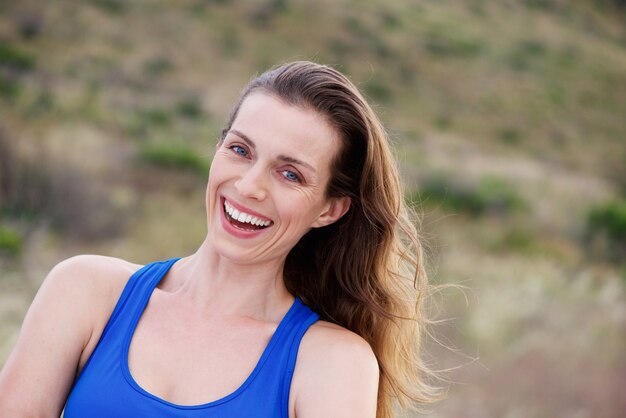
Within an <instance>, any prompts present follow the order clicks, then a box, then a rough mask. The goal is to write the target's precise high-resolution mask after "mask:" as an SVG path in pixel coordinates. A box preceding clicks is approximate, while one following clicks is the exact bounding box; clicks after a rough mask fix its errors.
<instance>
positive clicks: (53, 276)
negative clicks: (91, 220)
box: [44, 254, 142, 297]
mask: <svg viewBox="0 0 626 418" xmlns="http://www.w3.org/2000/svg"><path fill="white" fill-rule="evenodd" d="M141 267H142V266H141V265H139V264H134V263H131V262H129V261H126V260H122V259H120V258H115V257H107V256H102V255H92V254H85V255H77V256H74V257H70V258H68V259H65V260H63V261H61V262H60V263H58V264H57V265H56V266H54V267H53V268H52V270H51V271H50V273H49V274H48V276H47V277H46V279H45V282H44V286H54V287H63V288H67V289H68V290H69V289H74V291H77V292H81V293H82V292H88V293H93V294H97V295H100V297H102V296H104V295H105V294H106V293H108V292H113V293H118V291H121V289H122V288H123V287H124V286H125V284H126V282H127V281H128V279H129V277H130V276H131V275H132V274H133V273H135V272H136V271H137V270H138V269H140V268H141ZM74 291H72V293H73V292H74ZM103 292H105V293H103Z"/></svg>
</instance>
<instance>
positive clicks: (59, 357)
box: [0, 256, 128, 418]
mask: <svg viewBox="0 0 626 418" xmlns="http://www.w3.org/2000/svg"><path fill="white" fill-rule="evenodd" d="M120 262H121V260H115V259H111V258H108V257H98V256H78V257H73V258H70V259H68V260H65V261H63V262H61V263H59V264H58V265H57V266H56V267H54V268H53V269H52V271H51V272H50V274H48V276H47V277H46V279H45V281H44V283H43V285H42V286H41V288H40V289H39V292H38V293H37V296H36V297H35V299H34V301H33V303H32V305H31V306H30V308H29V310H28V313H27V314H26V318H25V319H24V323H23V325H22V329H21V331H20V335H19V337H18V340H17V343H16V345H15V348H14V349H13V352H12V353H11V355H10V357H9V359H8V360H7V362H6V364H5V365H4V367H3V368H2V371H1V372H0V416H1V417H16V418H19V417H59V416H60V414H61V411H62V410H63V407H64V405H65V401H66V398H67V396H68V393H69V390H70V388H71V385H72V383H73V381H74V379H75V377H76V374H77V372H78V370H79V368H80V367H82V365H84V362H85V361H86V360H87V358H88V357H89V355H90V354H91V351H92V350H93V348H94V347H95V344H96V343H97V341H98V339H99V338H100V334H101V332H102V329H103V328H104V324H105V323H106V321H107V319H108V316H109V315H110V313H111V311H112V310H113V307H114V305H115V302H116V300H117V298H118V297H119V294H120V293H121V288H122V287H123V282H121V280H122V279H123V277H124V276H123V275H121V274H120V272H119V271H120V267H121V265H120ZM124 263H125V262H124ZM126 264H128V263H126ZM116 266H117V267H116ZM115 271H118V273H117V274H115V273H114V272H115ZM112 273H113V274H112ZM112 277H118V278H119V279H118V280H115V279H112ZM126 278H127V277H126Z"/></svg>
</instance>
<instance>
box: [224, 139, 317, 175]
mask: <svg viewBox="0 0 626 418" xmlns="http://www.w3.org/2000/svg"><path fill="white" fill-rule="evenodd" d="M229 133H232V134H234V135H237V136H238V137H239V138H241V139H243V141H244V142H245V143H246V144H248V146H249V147H250V148H252V149H256V145H255V143H254V141H252V140H251V139H250V138H249V137H248V135H246V134H244V133H243V132H241V131H238V130H236V129H231V130H230V131H229ZM278 159H279V160H281V161H284V162H286V163H290V164H299V165H301V166H304V167H306V168H308V169H309V170H311V171H313V172H314V173H317V170H315V168H314V167H313V166H312V165H311V164H309V163H306V162H304V161H302V160H298V159H297V158H293V157H290V156H288V155H283V154H281V155H279V156H278Z"/></svg>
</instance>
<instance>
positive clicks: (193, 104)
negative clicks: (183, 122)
mask: <svg viewBox="0 0 626 418" xmlns="http://www.w3.org/2000/svg"><path fill="white" fill-rule="evenodd" d="M176 110H177V111H178V113H179V114H180V115H181V116H184V117H186V118H189V119H198V118H200V117H201V116H202V105H201V104H200V100H199V99H198V98H197V97H187V98H185V99H183V100H181V101H180V102H178V104H177V105H176Z"/></svg>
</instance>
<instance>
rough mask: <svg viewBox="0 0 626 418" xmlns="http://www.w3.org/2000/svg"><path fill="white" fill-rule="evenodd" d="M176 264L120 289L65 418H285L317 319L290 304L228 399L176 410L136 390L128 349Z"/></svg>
mask: <svg viewBox="0 0 626 418" xmlns="http://www.w3.org/2000/svg"><path fill="white" fill-rule="evenodd" d="M177 260H178V259H172V260H167V261H160V262H155V263H151V264H148V265H146V266H144V267H142V268H141V269H140V270H138V271H137V272H136V273H135V274H133V275H132V276H131V277H130V279H129V281H128V283H127V284H126V286H125V288H124V291H123V292H122V295H121V296H120V299H119V301H118V302H117V305H116V306H115V309H114V310H113V313H112V314H111V317H110V318H109V321H108V323H107V325H106V327H105V328H104V331H103V333H102V336H101V337H100V341H99V342H98V345H97V346H96V348H95V349H94V351H93V353H92V355H91V357H90V358H89V360H88V361H87V363H86V364H85V366H84V368H83V370H82V372H81V374H80V376H79V377H78V379H77V380H76V382H75V383H74V387H73V388H72V391H71V393H70V395H69V398H68V400H67V404H66V405H65V415H64V417H65V418H82V417H90V418H105V417H106V418H126V417H128V418H130V417H132V418H136V417H150V418H160V417H180V418H182V417H185V418H199V417H210V418H237V417H258V418H270V417H283V418H287V417H288V416H289V413H288V403H289V388H290V385H291V377H292V375H293V371H294V367H295V363H296V355H297V353H298V347H299V345H300V340H301V339H302V336H303V335H304V333H305V332H306V330H307V329H308V328H309V327H310V326H311V325H312V324H313V323H314V322H315V321H317V320H318V318H319V316H318V315H317V314H316V313H314V312H313V311H311V309H309V308H308V307H307V306H305V305H304V304H303V303H302V302H301V301H300V299H299V298H296V299H295V301H294V303H293V305H292V306H291V308H290V309H289V311H288V312H287V313H286V314H285V316H284V317H283V319H282V320H281V322H280V324H279V325H278V327H277V328H276V331H275V332H274V335H272V338H271V339H270V342H269V343H268V345H267V347H266V348H265V350H264V351H263V354H262V355H261V358H260V359H259V361H258V363H257V364H256V366H255V368H254V370H253V371H252V373H251V374H250V376H248V378H247V379H246V380H245V382H243V384H242V385H241V386H240V387H239V388H238V389H237V390H235V391H234V392H233V393H231V394H230V395H227V396H224V397H223V398H221V399H217V400H215V401H212V402H209V403H206V404H202V405H177V404H174V403H171V402H168V401H166V400H164V399H161V398H159V397H158V396H155V395H153V394H151V393H149V392H147V391H146V390H144V389H142V388H141V387H140V386H139V385H138V384H137V382H135V380H134V379H133V377H132V375H131V373H130V370H129V368H128V349H129V347H130V342H131V339H132V336H133V333H134V332H135V328H136V326H137V323H138V322H139V318H140V317H141V315H142V313H143V311H144V309H145V307H146V305H147V303H148V300H149V299H150V296H151V294H152V291H153V290H154V288H155V287H156V286H157V285H158V283H159V282H160V281H161V279H162V278H163V277H164V276H165V274H166V273H167V271H168V270H169V269H170V267H171V266H172V265H173V264H174V263H175V262H176V261H177Z"/></svg>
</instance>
